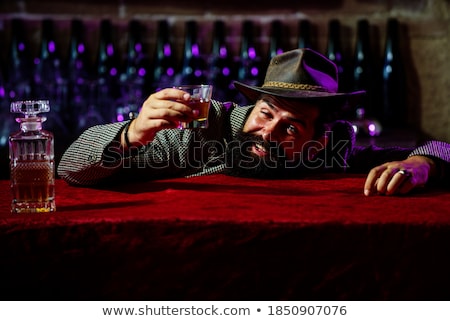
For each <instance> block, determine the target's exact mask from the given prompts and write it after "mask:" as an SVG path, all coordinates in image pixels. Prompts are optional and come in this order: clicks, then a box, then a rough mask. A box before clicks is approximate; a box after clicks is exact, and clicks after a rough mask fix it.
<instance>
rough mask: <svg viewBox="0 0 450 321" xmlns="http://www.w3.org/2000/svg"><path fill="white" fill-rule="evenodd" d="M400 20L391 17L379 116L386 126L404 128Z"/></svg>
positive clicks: (405, 121) (405, 114)
mask: <svg viewBox="0 0 450 321" xmlns="http://www.w3.org/2000/svg"><path fill="white" fill-rule="evenodd" d="M399 41H400V37H399V22H398V20H397V19H396V18H389V19H388V21H387V29H386V42H385V48H384V54H383V66H382V77H383V78H382V98H383V101H382V110H381V114H380V116H379V119H380V121H381V123H382V124H383V125H384V126H385V127H386V128H402V127H405V126H406V125H407V122H408V113H407V108H406V92H405V81H406V78H405V73H404V66H403V65H402V56H401V52H400V44H399Z"/></svg>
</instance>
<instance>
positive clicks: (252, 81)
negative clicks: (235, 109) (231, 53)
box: [235, 20, 263, 104]
mask: <svg viewBox="0 0 450 321" xmlns="http://www.w3.org/2000/svg"><path fill="white" fill-rule="evenodd" d="M254 28H255V26H254V24H253V21H251V20H244V21H243V23H242V38H241V48H240V56H239V66H238V72H237V80H239V81H241V82H244V83H246V84H248V85H254V86H258V85H260V84H261V82H262V77H263V72H261V66H260V60H261V58H260V56H259V55H258V52H257V50H256V46H255V40H254ZM235 101H236V102H237V103H238V104H246V103H248V101H247V100H246V99H245V98H244V97H242V95H239V94H238V95H237V96H236V98H235Z"/></svg>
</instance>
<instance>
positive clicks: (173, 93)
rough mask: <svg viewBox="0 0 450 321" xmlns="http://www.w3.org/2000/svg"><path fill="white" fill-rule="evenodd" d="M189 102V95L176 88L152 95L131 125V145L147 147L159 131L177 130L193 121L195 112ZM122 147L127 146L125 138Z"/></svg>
mask: <svg viewBox="0 0 450 321" xmlns="http://www.w3.org/2000/svg"><path fill="white" fill-rule="evenodd" d="M189 100H190V96H189V94H188V93H186V92H184V91H182V90H179V89H174V88H166V89H162V90H160V91H158V92H156V93H154V94H152V95H150V96H149V97H148V98H147V100H146V101H145V102H144V104H143V105H142V108H141V110H140V112H139V115H138V117H137V118H136V119H135V120H133V122H132V123H131V124H130V128H129V130H128V140H129V141H130V143H131V145H145V144H147V143H149V142H151V141H152V140H153V138H154V137H155V135H156V133H157V132H158V131H160V130H162V129H168V128H176V127H177V126H178V124H179V122H180V121H184V122H189V121H191V120H192V119H193V118H194V117H195V114H194V113H195V111H193V110H192V109H191V108H190V107H189V106H188V105H187V103H188V102H189ZM122 136H123V135H122ZM122 146H125V141H124V137H122Z"/></svg>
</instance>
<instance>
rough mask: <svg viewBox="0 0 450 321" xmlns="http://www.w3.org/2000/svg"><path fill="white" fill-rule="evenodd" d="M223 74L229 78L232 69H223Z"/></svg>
mask: <svg viewBox="0 0 450 321" xmlns="http://www.w3.org/2000/svg"><path fill="white" fill-rule="evenodd" d="M222 74H223V75H224V76H229V75H230V68H228V67H225V68H223V69H222Z"/></svg>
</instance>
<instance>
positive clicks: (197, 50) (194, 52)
mask: <svg viewBox="0 0 450 321" xmlns="http://www.w3.org/2000/svg"><path fill="white" fill-rule="evenodd" d="M199 54H200V50H199V49H198V45H197V44H193V45H192V55H193V56H194V57H197V56H198V55H199Z"/></svg>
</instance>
